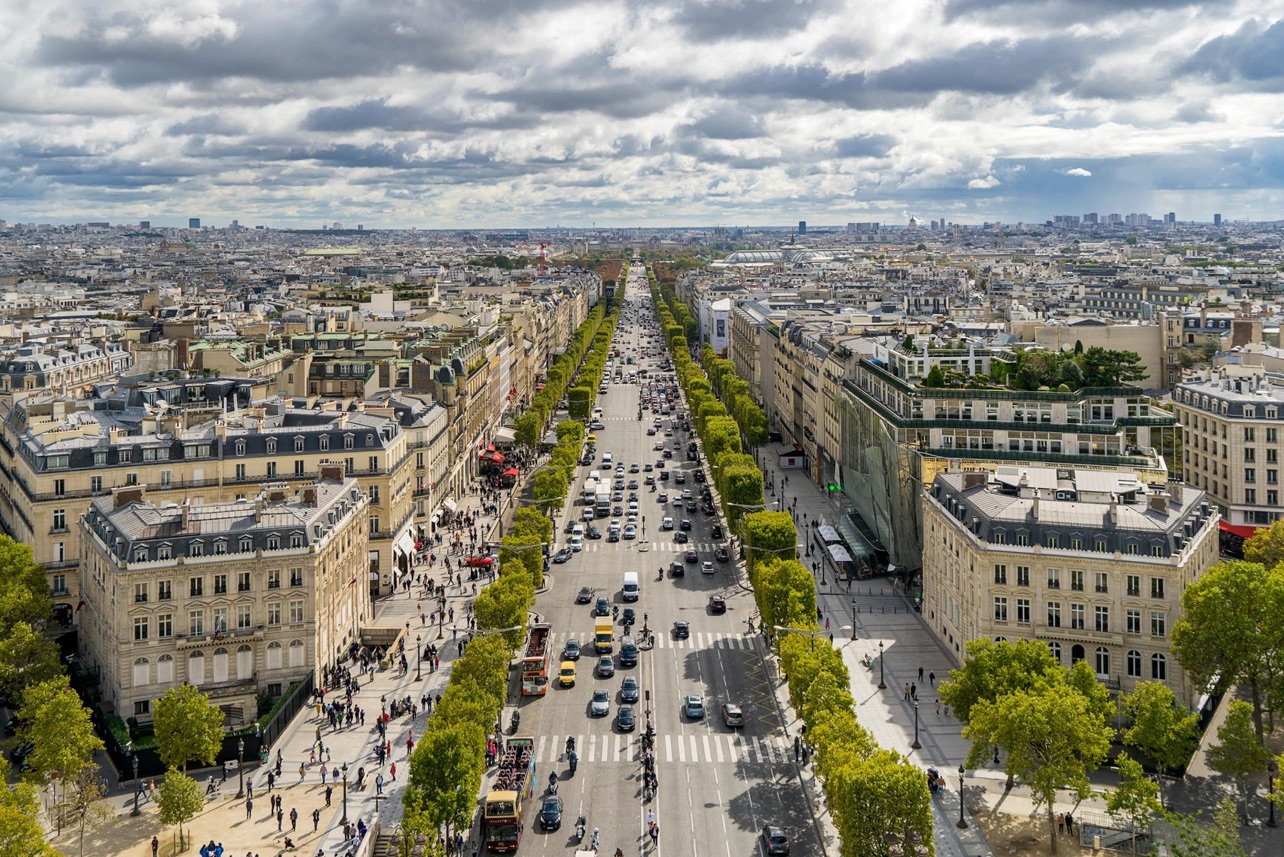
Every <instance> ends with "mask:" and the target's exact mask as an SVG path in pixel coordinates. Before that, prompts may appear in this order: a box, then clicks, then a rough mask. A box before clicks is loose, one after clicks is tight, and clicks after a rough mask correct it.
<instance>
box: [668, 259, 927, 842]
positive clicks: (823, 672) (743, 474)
mask: <svg viewBox="0 0 1284 857" xmlns="http://www.w3.org/2000/svg"><path fill="white" fill-rule="evenodd" d="M666 292H667V294H664V295H662V294H661V291H660V289H659V288H658V286H657V284H656V283H655V281H654V279H652V281H651V294H652V299H653V300H654V301H655V305H656V311H657V312H658V313H659V315H660V323H661V326H662V329H664V331H665V336H666V340H667V341H668V343H669V348H670V351H671V352H672V355H673V362H674V368H675V372H676V374H677V376H678V379H679V382H680V383H681V384H682V387H683V390H684V392H685V393H686V395H687V401H688V403H689V404H690V406H691V411H692V415H693V417H694V419H695V427H696V431H697V432H698V433H699V434H700V436H701V440H702V442H703V443H704V447H705V453H706V455H707V457H708V460H709V463H710V467H711V469H712V471H713V479H714V482H715V484H716V485H717V486H718V490H719V494H720V495H721V499H722V503H723V507H724V509H725V511H726V513H727V519H728V521H730V522H731V523H732V525H733V527H734V528H735V530H736V531H737V532H738V533H739V534H740V537H741V539H742V540H743V543H744V547H745V556H746V561H747V569H748V573H749V582H750V584H751V585H752V587H753V592H754V600H755V603H756V605H757V607H758V615H759V617H760V619H761V622H762V623H763V625H764V626H766V628H768V629H770V630H771V634H772V636H773V637H774V640H775V646H776V652H777V654H778V655H779V657H780V668H781V670H782V672H783V673H784V675H785V677H786V679H787V681H788V686H789V697H790V701H791V703H792V705H793V707H794V710H795V711H797V712H798V714H799V716H800V717H801V718H802V721H803V723H804V724H805V727H804V728H805V730H806V740H807V741H808V742H809V743H810V744H811V745H812V746H813V747H814V748H815V756H816V770H817V773H818V774H819V776H820V780H821V783H822V788H823V789H824V793H825V799H826V802H827V803H828V806H829V809H830V812H831V814H832V818H833V821H834V825H835V827H836V828H837V829H838V833H839V836H840V838H841V840H842V853H843V854H844V855H845V857H858V855H867V854H868V855H874V854H885V853H890V852H889V848H890V847H892V846H891V845H890V843H895V844H896V847H899V848H900V849H901V850H902V851H903V852H904V853H914V848H915V846H916V843H921V844H922V845H923V846H924V847H926V848H927V849H928V853H929V854H931V853H935V845H934V843H933V836H932V806H931V795H930V792H929V790H928V787H927V780H926V778H925V777H924V775H923V772H922V771H921V770H919V769H918V768H917V767H915V766H914V765H912V764H910V762H909V760H907V759H906V758H904V757H903V756H901V755H900V754H899V753H896V752H895V751H891V750H885V749H883V748H881V747H879V746H878V744H877V743H876V742H875V741H874V740H873V737H872V736H871V735H870V734H869V733H868V732H867V731H866V730H865V729H864V728H863V727H862V726H861V725H860V723H859V722H858V721H857V719H856V702H855V700H854V699H853V698H852V696H851V692H850V690H849V687H850V676H849V675H848V673H847V668H846V666H845V665H844V663H843V659H842V655H841V653H840V652H839V651H838V650H837V649H835V648H834V646H833V644H832V643H831V642H830V640H829V638H828V635H827V634H826V633H825V632H824V631H823V630H822V629H821V627H820V625H819V623H818V622H817V612H816V582H815V578H814V577H812V575H811V573H810V572H809V571H808V570H807V568H806V567H805V566H804V565H803V564H802V563H801V562H799V561H798V555H797V545H798V530H797V526H796V525H795V523H794V520H793V516H792V515H790V514H789V513H788V512H771V511H767V510H766V509H765V508H764V495H763V477H762V471H761V470H760V469H759V468H758V466H757V464H756V462H755V461H754V459H753V457H752V456H750V455H746V454H745V453H744V451H743V448H742V446H741V437H742V432H743V434H744V436H746V437H752V436H753V432H752V431H745V430H744V428H743V426H742V425H741V424H739V423H738V422H737V421H736V420H734V419H732V418H731V417H730V416H728V414H727V410H726V408H725V407H724V406H723V403H722V401H719V400H718V398H717V397H716V396H715V395H714V385H713V384H711V383H710V380H709V377H708V376H706V375H705V372H704V370H702V369H701V368H700V366H699V365H697V364H695V363H694V361H692V360H691V357H690V355H689V354H688V353H687V350H686V344H687V339H686V336H685V330H684V328H685V325H684V324H681V323H679V322H678V319H679V317H681V316H682V315H683V313H684V312H685V307H682V306H681V304H680V303H678V302H677V301H676V297H675V296H674V295H673V293H672V292H671V291H668V290H666ZM705 357H706V360H705V363H706V366H711V367H712V368H714V371H715V372H716V373H717V374H716V378H717V387H718V390H719V391H720V392H722V393H724V394H730V396H731V398H732V400H733V401H736V402H739V401H741V399H742V398H743V399H747V389H748V388H747V386H746V387H744V388H741V387H740V385H739V384H736V383H735V381H737V380H739V379H735V376H734V369H733V367H729V366H728V363H727V361H722V362H714V360H712V359H708V358H709V355H708V354H706V355H705ZM715 359H716V356H715ZM728 372H730V374H728ZM740 410H741V411H742V412H743V409H742V408H741V409H740ZM763 432H764V433H765V419H764V420H763ZM764 439H765V438H764Z"/></svg>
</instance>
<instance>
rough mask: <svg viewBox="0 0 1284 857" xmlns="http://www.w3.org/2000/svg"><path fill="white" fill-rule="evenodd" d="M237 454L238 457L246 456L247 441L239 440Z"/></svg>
mask: <svg viewBox="0 0 1284 857" xmlns="http://www.w3.org/2000/svg"><path fill="white" fill-rule="evenodd" d="M236 454H237V455H245V441H243V440H238V441H237V442H236Z"/></svg>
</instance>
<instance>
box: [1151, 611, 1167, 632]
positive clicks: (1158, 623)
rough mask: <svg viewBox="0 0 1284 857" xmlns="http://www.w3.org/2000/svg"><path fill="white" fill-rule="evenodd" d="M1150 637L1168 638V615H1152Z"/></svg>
mask: <svg viewBox="0 0 1284 857" xmlns="http://www.w3.org/2000/svg"><path fill="white" fill-rule="evenodd" d="M1150 636H1152V637H1166V636H1168V615H1167V614H1166V613H1151V614H1150Z"/></svg>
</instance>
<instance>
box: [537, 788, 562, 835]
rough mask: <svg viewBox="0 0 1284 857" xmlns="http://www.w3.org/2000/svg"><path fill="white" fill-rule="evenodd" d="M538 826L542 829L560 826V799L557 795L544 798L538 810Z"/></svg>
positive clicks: (552, 828) (555, 828) (553, 828)
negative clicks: (542, 804)
mask: <svg viewBox="0 0 1284 857" xmlns="http://www.w3.org/2000/svg"><path fill="white" fill-rule="evenodd" d="M539 826H540V827H541V828H543V829H544V830H557V829H558V828H559V827H561V826H562V799H561V798H560V797H558V796H557V795H549V796H548V797H546V798H544V806H543V807H541V808H540V811H539Z"/></svg>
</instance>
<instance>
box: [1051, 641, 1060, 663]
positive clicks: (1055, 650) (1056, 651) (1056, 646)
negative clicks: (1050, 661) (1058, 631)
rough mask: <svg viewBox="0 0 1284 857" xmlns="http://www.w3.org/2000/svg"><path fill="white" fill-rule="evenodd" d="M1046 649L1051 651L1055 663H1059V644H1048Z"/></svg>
mask: <svg viewBox="0 0 1284 857" xmlns="http://www.w3.org/2000/svg"><path fill="white" fill-rule="evenodd" d="M1048 648H1049V649H1051V650H1052V657H1054V658H1056V659H1057V663H1061V644H1060V643H1057V642H1049V643H1048Z"/></svg>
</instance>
